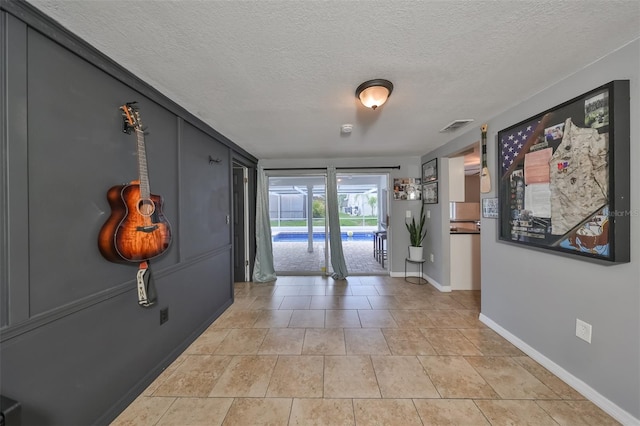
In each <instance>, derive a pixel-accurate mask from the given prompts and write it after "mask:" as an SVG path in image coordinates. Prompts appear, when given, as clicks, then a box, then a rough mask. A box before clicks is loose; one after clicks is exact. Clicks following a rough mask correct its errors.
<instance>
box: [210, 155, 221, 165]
mask: <svg viewBox="0 0 640 426" xmlns="http://www.w3.org/2000/svg"><path fill="white" fill-rule="evenodd" d="M221 161H222V160H221V159H219V158H213V157H212V156H209V164H213V163H219V162H221Z"/></svg>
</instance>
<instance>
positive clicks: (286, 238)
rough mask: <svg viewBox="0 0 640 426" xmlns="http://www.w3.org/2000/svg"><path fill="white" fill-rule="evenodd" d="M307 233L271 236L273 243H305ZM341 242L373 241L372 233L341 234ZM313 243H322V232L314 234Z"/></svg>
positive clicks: (281, 233)
mask: <svg viewBox="0 0 640 426" xmlns="http://www.w3.org/2000/svg"><path fill="white" fill-rule="evenodd" d="M308 235H309V234H308V233H307V232H279V233H277V234H275V235H273V238H272V239H273V241H274V242H278V241H281V242H300V241H307V239H308ZM341 236H342V240H343V241H373V233H372V232H354V233H353V236H351V237H349V236H348V235H347V233H346V232H342V233H341ZM313 240H314V241H324V232H314V233H313Z"/></svg>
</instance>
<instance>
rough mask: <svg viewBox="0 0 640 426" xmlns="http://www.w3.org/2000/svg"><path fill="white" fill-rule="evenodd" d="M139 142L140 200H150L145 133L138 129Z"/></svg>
mask: <svg viewBox="0 0 640 426" xmlns="http://www.w3.org/2000/svg"><path fill="white" fill-rule="evenodd" d="M136 137H137V140H138V176H139V178H140V198H142V199H143V200H148V199H150V198H151V189H150V188H149V173H148V171H147V153H146V150H145V147H144V131H142V130H141V129H136Z"/></svg>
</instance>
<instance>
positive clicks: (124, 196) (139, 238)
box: [98, 103, 171, 263]
mask: <svg viewBox="0 0 640 426" xmlns="http://www.w3.org/2000/svg"><path fill="white" fill-rule="evenodd" d="M134 104H135V103H127V104H125V105H123V106H121V107H120V109H122V115H123V120H124V129H123V131H125V132H126V133H131V132H132V131H134V130H135V134H136V137H137V147H138V177H139V179H138V180H135V181H132V182H131V183H128V184H124V185H116V186H113V187H111V188H110V189H109V191H107V200H108V201H109V206H110V207H111V215H110V216H109V218H108V219H107V221H106V222H105V223H104V225H103V226H102V229H101V230H100V234H99V236H98V247H99V249H100V253H102V255H103V256H104V257H105V258H106V259H107V260H109V261H111V262H118V263H127V262H138V263H139V262H143V261H146V260H149V259H153V258H155V257H157V256H159V255H161V254H162V253H164V252H165V251H166V250H167V249H168V248H169V245H170V244H171V227H170V225H169V222H168V221H167V219H166V218H165V217H164V214H163V213H162V203H163V200H162V197H160V196H159V195H155V194H152V193H151V190H150V188H149V176H148V172H147V156H146V151H145V140H144V136H145V135H144V130H143V128H142V121H141V119H140V113H139V111H138V109H137V108H136V107H135V106H134Z"/></svg>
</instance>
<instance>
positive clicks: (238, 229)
mask: <svg viewBox="0 0 640 426" xmlns="http://www.w3.org/2000/svg"><path fill="white" fill-rule="evenodd" d="M232 179H233V206H232V207H233V280H234V282H246V281H250V280H251V279H250V266H249V259H250V250H249V247H250V246H249V208H248V206H249V169H248V168H247V167H245V166H244V165H242V164H239V163H236V162H234V163H233V176H232Z"/></svg>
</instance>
